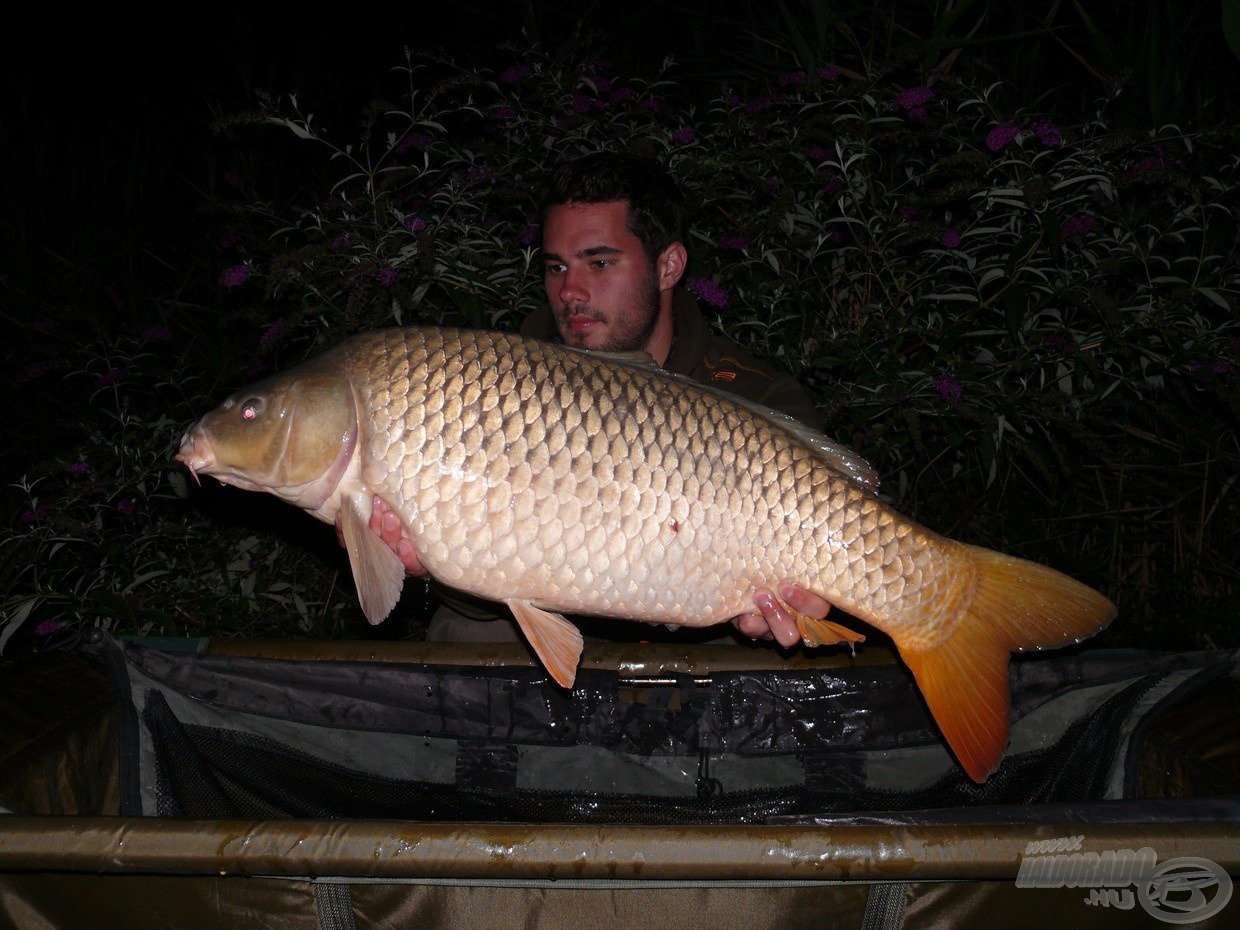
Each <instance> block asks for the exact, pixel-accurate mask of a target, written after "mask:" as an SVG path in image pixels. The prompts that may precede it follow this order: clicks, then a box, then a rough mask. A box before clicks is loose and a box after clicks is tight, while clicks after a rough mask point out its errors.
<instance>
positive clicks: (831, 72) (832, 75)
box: [818, 65, 840, 81]
mask: <svg viewBox="0 0 1240 930" xmlns="http://www.w3.org/2000/svg"><path fill="white" fill-rule="evenodd" d="M818 76H819V77H820V78H822V79H823V80H824V81H838V80H839V79H840V69H839V68H837V67H835V65H827V66H826V67H825V68H823V69H822V70H821V71H819V72H818Z"/></svg>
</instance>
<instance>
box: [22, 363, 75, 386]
mask: <svg viewBox="0 0 1240 930" xmlns="http://www.w3.org/2000/svg"><path fill="white" fill-rule="evenodd" d="M66 364H67V363H66V362H65V361H64V360H63V359H58V358H53V359H48V360H47V361H43V362H35V363H34V364H33V365H27V366H26V367H25V368H24V369H23V370H22V373H21V377H19V378H18V379H17V380H18V383H19V384H29V383H30V382H31V381H37V380H38V379H39V378H42V377H43V376H44V375H46V374H49V373H51V372H53V371H55V370H56V369H58V368H64V367H65V365H66Z"/></svg>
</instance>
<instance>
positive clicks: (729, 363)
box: [688, 334, 822, 430]
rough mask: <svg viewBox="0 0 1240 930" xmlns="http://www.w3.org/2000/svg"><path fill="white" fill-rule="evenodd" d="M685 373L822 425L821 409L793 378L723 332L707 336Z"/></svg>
mask: <svg viewBox="0 0 1240 930" xmlns="http://www.w3.org/2000/svg"><path fill="white" fill-rule="evenodd" d="M688 374H689V376H690V377H691V378H693V379H694V380H696V381H700V382H701V383H703V384H708V385H711V386H713V387H717V388H719V389H720V390H723V391H727V392H728V393H731V394H735V395H737V396H738V397H742V398H744V399H745V400H751V401H754V402H756V403H760V404H765V405H766V406H768V407H773V408H775V409H776V410H779V411H780V412H782V413H786V414H788V415H789V416H791V417H793V418H794V419H796V420H799V421H800V422H802V423H804V424H805V425H806V426H810V427H813V428H814V429H819V430H820V429H822V415H821V413H820V412H819V411H818V408H817V406H816V405H815V404H814V402H813V401H812V400H811V399H810V397H809V395H808V394H807V393H806V391H805V389H804V388H803V387H802V386H801V383H800V382H799V381H797V379H796V378H794V377H792V375H790V374H788V373H787V372H785V371H780V370H779V369H778V368H775V367H774V366H772V365H770V364H768V363H767V362H764V361H763V360H761V359H760V358H758V357H757V356H756V355H754V354H753V353H752V352H750V351H749V350H748V349H746V348H744V347H743V346H741V345H739V344H738V343H736V342H734V341H732V340H731V339H728V338H727V337H725V336H720V335H715V334H711V335H709V336H707V338H706V339H705V343H704V346H703V351H702V354H701V359H700V360H699V362H698V364H697V366H696V368H695V369H694V370H693V371H692V372H688Z"/></svg>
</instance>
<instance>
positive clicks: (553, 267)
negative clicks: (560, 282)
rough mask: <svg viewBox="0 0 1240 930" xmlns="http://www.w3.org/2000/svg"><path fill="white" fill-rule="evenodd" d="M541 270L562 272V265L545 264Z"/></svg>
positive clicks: (555, 272) (553, 272)
mask: <svg viewBox="0 0 1240 930" xmlns="http://www.w3.org/2000/svg"><path fill="white" fill-rule="evenodd" d="M543 270H544V271H545V272H546V273H547V274H563V273H564V266H563V265H545V266H543Z"/></svg>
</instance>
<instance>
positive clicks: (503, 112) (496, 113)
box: [491, 107, 517, 120]
mask: <svg viewBox="0 0 1240 930" xmlns="http://www.w3.org/2000/svg"><path fill="white" fill-rule="evenodd" d="M491 115H492V116H493V117H495V119H501V120H502V119H516V118H517V108H516V107H492V109H491Z"/></svg>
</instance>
